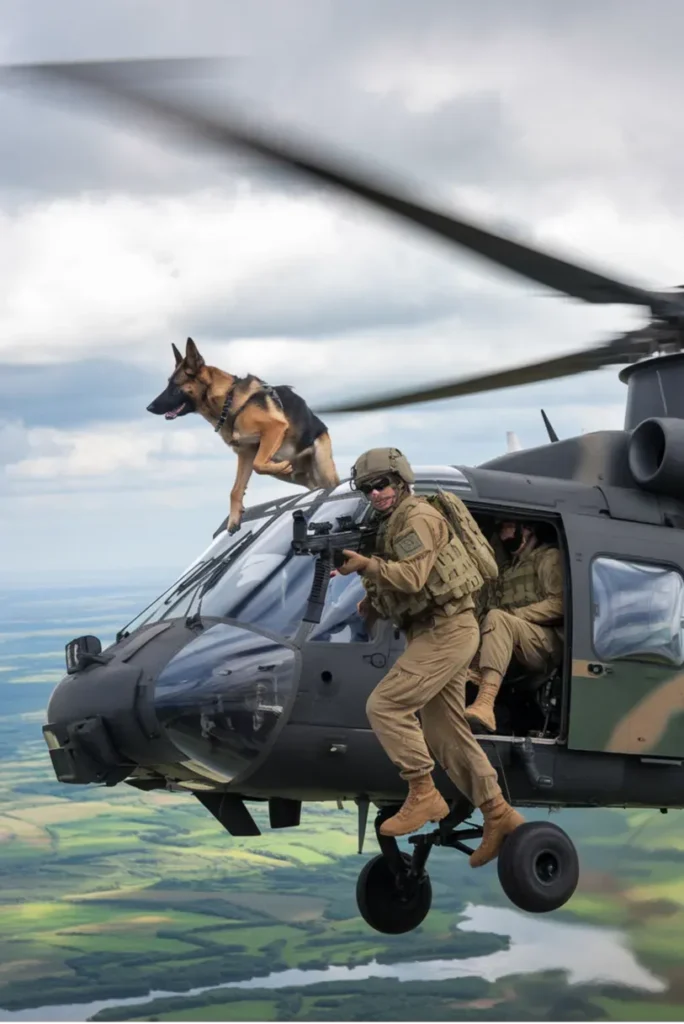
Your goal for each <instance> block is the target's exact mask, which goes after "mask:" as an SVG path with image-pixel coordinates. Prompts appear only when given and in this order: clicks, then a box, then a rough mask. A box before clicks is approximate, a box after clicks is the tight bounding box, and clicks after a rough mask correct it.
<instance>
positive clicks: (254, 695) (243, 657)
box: [155, 623, 298, 782]
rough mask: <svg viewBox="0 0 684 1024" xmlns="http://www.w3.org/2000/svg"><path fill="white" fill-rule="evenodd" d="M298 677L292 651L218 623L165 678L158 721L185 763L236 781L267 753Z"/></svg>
mask: <svg viewBox="0 0 684 1024" xmlns="http://www.w3.org/2000/svg"><path fill="white" fill-rule="evenodd" d="M297 677H298V672H297V661H296V658H295V654H294V651H293V650H292V649H291V648H290V647H286V646H284V645H283V644H281V643H279V642H278V641H277V640H273V639H271V638H269V637H265V636H263V635H262V634H261V633H257V632H256V631H254V630H252V629H251V627H249V626H236V625H233V624H228V623H216V624H215V625H212V626H210V627H209V628H208V629H206V630H205V631H204V632H203V633H202V634H201V635H200V636H199V637H197V638H196V639H195V640H193V641H192V642H191V643H189V644H187V646H185V647H184V648H183V649H182V650H180V651H179V652H178V653H177V654H176V655H175V657H173V658H172V659H171V660H170V661H169V663H168V664H167V665H166V666H165V668H164V669H163V670H162V671H161V673H160V674H159V677H158V679H157V683H156V689H155V714H156V716H157V718H158V720H159V722H160V723H161V724H162V726H163V728H164V731H165V733H166V735H167V736H168V738H169V739H170V740H171V742H172V743H173V744H174V746H175V747H177V748H178V750H180V751H182V753H183V755H184V757H185V758H190V759H191V760H192V761H193V762H194V763H195V764H196V765H198V766H204V768H205V769H206V770H207V772H208V773H210V777H215V776H216V775H218V776H219V777H220V778H221V780H223V781H225V782H232V781H235V780H236V779H238V778H239V777H240V776H241V775H242V774H243V773H244V772H245V771H247V770H249V769H251V768H252V767H253V766H254V764H255V762H256V761H257V759H259V758H260V757H261V756H262V755H263V754H264V753H265V751H266V750H267V748H268V747H269V746H270V740H271V738H272V737H273V736H274V730H275V729H276V726H277V725H278V724H279V723H280V722H281V721H282V719H283V714H284V710H285V708H288V707H289V706H290V704H291V700H290V698H291V696H292V694H293V691H294V688H295V686H296V683H297Z"/></svg>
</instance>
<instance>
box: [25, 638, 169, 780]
mask: <svg viewBox="0 0 684 1024" xmlns="http://www.w3.org/2000/svg"><path fill="white" fill-rule="evenodd" d="M133 639H134V641H135V639H136V638H133ZM139 639H140V638H137V640H138V643H139ZM117 646H118V645H117ZM124 659H127V660H124ZM43 736H44V739H45V742H46V744H47V747H48V751H49V754H50V758H51V760H52V766H53V769H54V772H55V775H56V776H57V778H58V780H59V781H60V782H66V783H75V784H77V785H86V784H88V783H106V784H108V785H116V783H117V782H120V781H122V780H123V779H125V778H126V777H127V776H128V775H129V774H130V773H131V771H132V770H133V769H134V768H136V767H138V766H144V765H154V764H165V763H166V764H168V763H169V761H171V762H174V761H177V760H178V751H177V750H175V748H174V747H173V745H172V743H171V742H170V741H169V739H168V738H167V737H166V736H165V735H164V733H163V730H162V728H161V726H160V723H159V721H158V720H157V718H156V716H155V714H154V703H153V700H152V695H151V692H150V689H149V679H146V678H145V674H144V672H143V670H142V668H141V666H140V665H139V664H135V663H134V658H133V653H132V652H131V650H130V644H122V645H121V646H120V649H119V650H117V649H116V648H115V649H114V651H112V650H111V649H110V651H107V652H105V653H104V655H101V656H100V657H99V659H98V660H96V661H94V662H91V663H90V664H87V665H86V666H85V667H80V668H77V669H76V670H72V671H71V673H70V674H67V675H66V676H65V677H64V678H63V679H62V680H61V682H60V683H58V684H57V686H56V688H55V689H54V690H53V692H52V695H51V697H50V700H49V702H48V706H47V724H46V725H44V726H43Z"/></svg>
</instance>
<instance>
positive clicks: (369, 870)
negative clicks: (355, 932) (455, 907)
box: [356, 851, 432, 935]
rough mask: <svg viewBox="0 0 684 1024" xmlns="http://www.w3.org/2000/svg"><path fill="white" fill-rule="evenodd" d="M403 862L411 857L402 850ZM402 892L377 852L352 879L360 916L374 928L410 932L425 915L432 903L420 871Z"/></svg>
mask: <svg viewBox="0 0 684 1024" xmlns="http://www.w3.org/2000/svg"><path fill="white" fill-rule="evenodd" d="M401 856H402V858H403V859H404V863H405V864H406V865H407V866H408V865H409V864H410V863H411V858H410V856H409V855H408V854H407V853H404V852H403V851H402V853H401ZM408 893H409V894H408V895H407V896H405V895H404V894H403V893H402V892H401V890H400V889H398V888H397V885H396V883H395V881H394V875H393V874H392V871H391V870H390V866H389V864H388V863H387V860H386V859H385V857H383V855H382V854H378V856H377V857H373V859H372V860H369V861H368V863H367V864H366V865H365V866H364V868H363V869H362V871H361V873H360V874H359V877H358V880H357V883H356V903H357V906H358V908H359V911H360V913H361V917H362V918H363V919H364V921H365V922H366V924H368V925H370V926H371V928H374V929H375V931H376V932H382V933H383V934H384V935H403V934H404V933H405V932H411V931H413V929H414V928H417V927H418V925H419V924H422V922H423V921H424V920H425V918H426V917H427V915H428V913H429V911H430V907H431V906H432V884H431V882H430V878H429V876H428V875H427V874H426V873H425V872H424V873H423V877H422V878H421V879H420V881H419V882H417V883H415V884H413V885H412V886H411V888H410V890H409V891H408Z"/></svg>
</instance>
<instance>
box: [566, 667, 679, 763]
mask: <svg viewBox="0 0 684 1024" xmlns="http://www.w3.org/2000/svg"><path fill="white" fill-rule="evenodd" d="M592 664H596V663H594V662H587V661H581V660H579V659H575V660H573V663H572V681H571V698H570V700H571V709H572V710H571V714H570V730H569V734H568V745H569V746H570V747H571V748H574V749H576V750H596V751H604V752H606V753H611V754H638V755H641V756H651V757H677V758H684V673H683V672H681V671H679V670H676V669H673V668H669V667H666V666H664V665H653V664H648V663H646V662H636V661H620V662H613V663H612V664H610V665H607V666H606V665H604V666H602V667H603V672H602V673H601V674H600V675H596V674H594V673H592V672H591V671H590V669H589V665H592Z"/></svg>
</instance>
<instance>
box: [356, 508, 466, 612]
mask: <svg viewBox="0 0 684 1024" xmlns="http://www.w3.org/2000/svg"><path fill="white" fill-rule="evenodd" d="M448 539H449V531H448V529H447V525H446V523H445V521H444V519H443V518H442V516H441V515H440V514H439V513H434V512H432V510H430V511H429V512H426V511H424V510H423V509H420V508H418V509H414V510H413V511H412V512H410V513H409V516H408V518H407V522H406V526H405V527H404V529H403V530H402V532H401V533H400V534H399V535H398V537H397V538H396V540H395V541H394V549H395V552H396V555H397V559H398V561H396V562H385V561H384V560H383V559H381V558H371V560H370V562H369V563H368V565H367V566H366V570H365V572H364V576H369V577H370V578H371V579H374V580H376V581H377V582H378V583H379V584H380V586H382V585H383V584H384V585H385V586H388V587H392V588H394V589H395V590H400V591H401V592H402V593H403V594H417V593H418V591H419V590H422V588H423V587H424V586H425V584H426V582H427V578H428V576H429V575H430V572H431V570H432V567H433V565H434V564H435V559H436V558H437V554H438V552H439V551H440V549H441V548H442V547H443V546H444V545H445V544H446V543H447V541H448Z"/></svg>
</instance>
